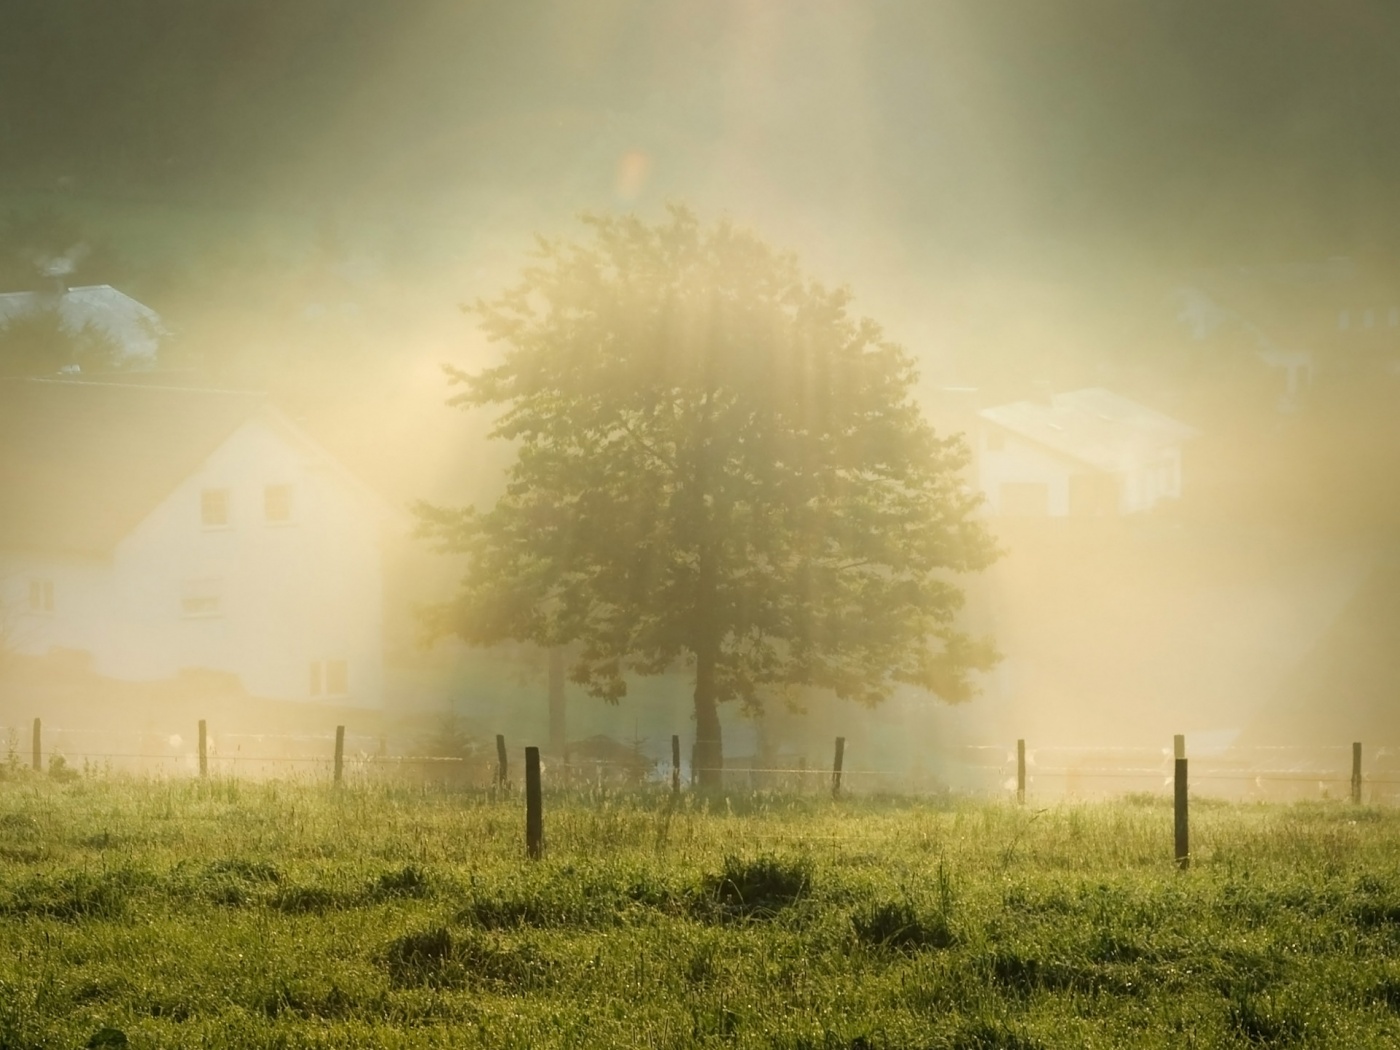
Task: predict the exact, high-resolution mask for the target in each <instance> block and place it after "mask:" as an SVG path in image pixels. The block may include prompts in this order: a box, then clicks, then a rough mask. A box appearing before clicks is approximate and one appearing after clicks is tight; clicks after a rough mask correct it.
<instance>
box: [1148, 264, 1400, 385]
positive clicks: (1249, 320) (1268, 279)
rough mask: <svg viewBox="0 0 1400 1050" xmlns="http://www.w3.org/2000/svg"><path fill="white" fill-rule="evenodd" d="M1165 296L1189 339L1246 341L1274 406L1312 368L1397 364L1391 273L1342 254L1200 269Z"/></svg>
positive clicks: (1399, 339) (1372, 373) (1368, 370)
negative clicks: (1271, 379)
mask: <svg viewBox="0 0 1400 1050" xmlns="http://www.w3.org/2000/svg"><path fill="white" fill-rule="evenodd" d="M1172 299H1173V303H1174V307H1175V315H1176V321H1177V322H1178V323H1179V324H1180V325H1181V326H1182V327H1183V329H1184V331H1185V333H1186V334H1187V335H1188V336H1189V338H1190V339H1191V341H1192V342H1194V343H1197V344H1201V345H1202V346H1203V347H1211V348H1214V349H1215V350H1216V351H1217V352H1218V353H1222V354H1229V353H1233V352H1238V351H1239V350H1242V349H1243V350H1247V352H1248V353H1249V354H1250V356H1252V357H1253V358H1255V359H1256V360H1257V361H1258V362H1259V363H1261V364H1262V365H1263V366H1265V368H1266V369H1267V370H1268V371H1270V372H1272V373H1273V374H1274V375H1275V376H1277V377H1278V378H1279V379H1280V380H1281V382H1280V383H1278V386H1276V387H1275V389H1276V390H1278V394H1277V406H1278V408H1279V410H1280V411H1293V410H1294V409H1295V408H1296V407H1297V406H1298V403H1299V400H1300V398H1301V396H1302V395H1303V394H1304V393H1305V391H1306V390H1307V388H1308V387H1309V386H1311V385H1312V384H1313V383H1314V381H1315V380H1316V379H1317V378H1318V376H1319V375H1321V376H1329V377H1360V378H1362V379H1370V378H1373V377H1374V378H1379V377H1391V376H1395V375H1397V374H1400V282H1397V281H1396V280H1394V278H1393V277H1392V275H1391V274H1389V273H1388V272H1386V271H1379V270H1374V269H1371V268H1367V267H1362V266H1358V265H1357V264H1356V263H1355V262H1353V261H1352V260H1351V259H1347V258H1333V259H1326V260H1322V261H1319V262H1312V263H1292V264H1281V265H1276V266H1252V267H1234V268H1230V269H1223V270H1215V271H1208V272H1202V273H1198V274H1195V275H1193V277H1192V279H1191V283H1189V284H1186V285H1183V286H1181V287H1179V288H1177V289H1175V290H1174V292H1173V293H1172Z"/></svg>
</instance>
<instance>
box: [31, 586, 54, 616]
mask: <svg viewBox="0 0 1400 1050" xmlns="http://www.w3.org/2000/svg"><path fill="white" fill-rule="evenodd" d="M29 611H30V612H53V580H30V581H29Z"/></svg>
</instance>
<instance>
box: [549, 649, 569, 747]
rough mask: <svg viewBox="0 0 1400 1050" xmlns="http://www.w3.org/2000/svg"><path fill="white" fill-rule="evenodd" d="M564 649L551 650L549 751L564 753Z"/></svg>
mask: <svg viewBox="0 0 1400 1050" xmlns="http://www.w3.org/2000/svg"><path fill="white" fill-rule="evenodd" d="M564 702H565V699H564V650H563V649H561V648H559V646H557V645H556V646H555V647H554V648H552V649H550V650H549V751H550V753H551V754H554V755H563V754H564V748H565V746H566V740H565V723H564V711H565V706H564Z"/></svg>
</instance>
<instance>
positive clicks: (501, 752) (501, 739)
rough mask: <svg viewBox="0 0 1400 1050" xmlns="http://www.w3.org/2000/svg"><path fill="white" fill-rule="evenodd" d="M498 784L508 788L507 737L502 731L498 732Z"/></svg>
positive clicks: (503, 788) (502, 787) (502, 788)
mask: <svg viewBox="0 0 1400 1050" xmlns="http://www.w3.org/2000/svg"><path fill="white" fill-rule="evenodd" d="M496 786H497V787H498V788H500V789H501V790H502V791H505V789H506V738H505V736H504V735H502V734H500V733H497V734H496Z"/></svg>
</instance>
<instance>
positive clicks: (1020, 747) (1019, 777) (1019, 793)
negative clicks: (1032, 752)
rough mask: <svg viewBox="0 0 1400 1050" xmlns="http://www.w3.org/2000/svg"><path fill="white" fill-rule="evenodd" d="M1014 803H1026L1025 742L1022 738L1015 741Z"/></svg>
mask: <svg viewBox="0 0 1400 1050" xmlns="http://www.w3.org/2000/svg"><path fill="white" fill-rule="evenodd" d="M1016 801H1017V803H1018V804H1020V803H1024V802H1025V801H1026V741H1025V738H1024V737H1022V738H1021V739H1019V740H1017V741H1016Z"/></svg>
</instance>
